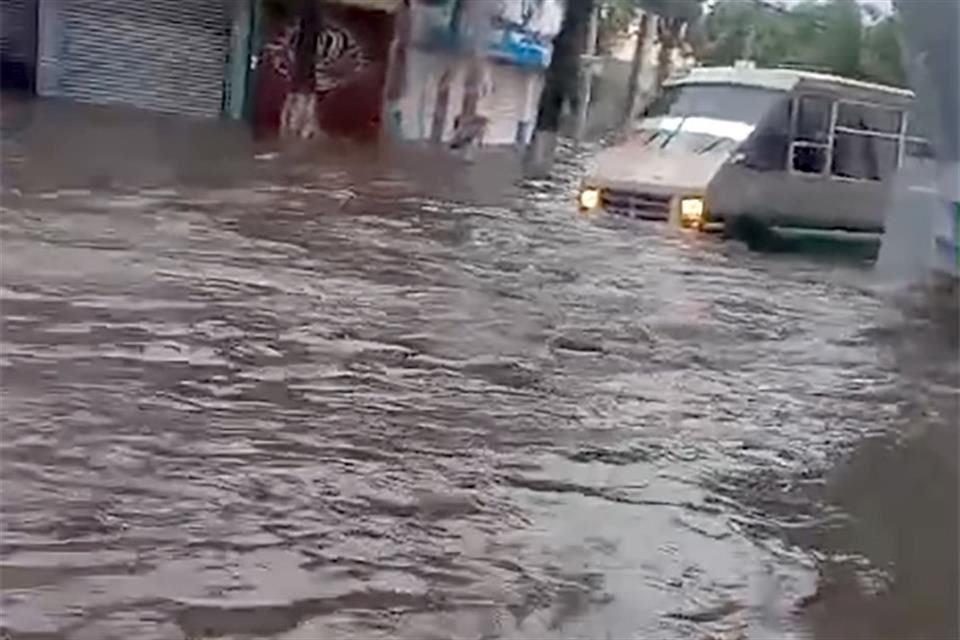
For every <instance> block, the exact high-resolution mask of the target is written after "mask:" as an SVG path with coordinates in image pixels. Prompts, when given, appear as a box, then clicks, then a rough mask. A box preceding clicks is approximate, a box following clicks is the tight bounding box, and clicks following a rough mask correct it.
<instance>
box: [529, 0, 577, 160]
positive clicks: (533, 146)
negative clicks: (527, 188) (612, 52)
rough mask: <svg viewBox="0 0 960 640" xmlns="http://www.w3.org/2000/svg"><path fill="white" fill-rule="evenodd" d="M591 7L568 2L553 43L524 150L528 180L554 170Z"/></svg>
mask: <svg viewBox="0 0 960 640" xmlns="http://www.w3.org/2000/svg"><path fill="white" fill-rule="evenodd" d="M593 7H594V0H567V8H566V12H565V13H564V15H563V23H562V24H561V26H560V33H558V34H557V37H556V38H554V40H553V57H552V58H551V60H550V66H549V67H548V68H547V74H546V81H545V82H544V86H543V91H542V92H541V93H540V107H539V109H538V110H537V125H536V129H535V130H534V132H533V140H531V142H530V147H529V148H528V149H527V157H526V173H527V175H528V176H530V177H545V176H547V175H549V174H550V171H551V170H552V169H553V157H554V153H555V152H556V149H557V133H558V131H559V129H560V115H561V113H562V112H563V106H564V105H565V104H567V103H569V102H571V101H572V100H573V98H574V96H575V95H576V90H577V75H578V74H577V71H578V68H579V66H580V64H579V63H580V53H581V52H582V51H583V45H584V43H585V42H586V31H587V27H588V23H589V20H590V15H591V14H592V13H593Z"/></svg>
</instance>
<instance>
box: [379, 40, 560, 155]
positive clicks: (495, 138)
mask: <svg viewBox="0 0 960 640" xmlns="http://www.w3.org/2000/svg"><path fill="white" fill-rule="evenodd" d="M448 66H450V67H452V68H453V69H454V73H453V80H452V83H451V87H450V103H449V109H448V112H447V119H446V129H445V131H444V136H443V138H444V140H449V139H450V137H451V135H452V133H453V119H454V117H455V116H456V115H457V114H458V113H460V109H461V103H462V100H463V83H464V79H465V78H466V65H465V64H464V62H463V61H462V60H460V61H458V59H457V58H454V57H453V56H448V55H444V54H439V53H431V52H426V51H422V50H419V49H417V48H413V47H412V48H411V49H410V50H409V52H408V58H407V81H406V87H407V90H406V93H405V94H404V96H403V97H402V98H401V99H400V100H399V101H398V102H397V104H396V105H395V108H396V109H397V110H398V111H399V113H400V118H401V131H402V136H403V138H404V139H407V140H429V139H430V130H431V126H432V122H433V113H434V108H435V106H436V101H437V85H438V83H439V80H440V77H441V75H442V73H443V70H444V69H445V68H447V67H448ZM541 86H542V81H541V74H540V73H538V72H535V71H527V70H524V69H521V68H519V67H515V66H511V65H501V64H492V63H484V81H483V93H482V94H481V98H480V101H479V104H478V106H477V112H478V114H480V115H482V116H485V117H487V118H488V119H489V125H488V128H487V133H486V136H485V138H484V142H485V144H487V145H512V144H514V143H515V141H516V136H517V126H518V124H520V123H522V122H527V123H532V122H533V121H534V119H535V117H536V109H537V104H538V101H539V97H540V88H541ZM531 129H532V124H531V125H530V126H528V127H527V136H526V139H525V140H523V143H526V142H527V141H528V140H529V131H530V130H531Z"/></svg>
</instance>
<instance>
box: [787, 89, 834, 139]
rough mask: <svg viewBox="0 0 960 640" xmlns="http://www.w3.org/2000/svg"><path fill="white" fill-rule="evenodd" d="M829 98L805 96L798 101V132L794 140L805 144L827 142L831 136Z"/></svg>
mask: <svg viewBox="0 0 960 640" xmlns="http://www.w3.org/2000/svg"><path fill="white" fill-rule="evenodd" d="M830 105H831V102H830V100H829V99H828V98H821V97H818V96H803V97H801V98H800V100H799V101H798V107H797V130H796V135H795V136H794V138H795V139H796V140H802V141H804V142H826V141H827V139H828V138H829V136H830Z"/></svg>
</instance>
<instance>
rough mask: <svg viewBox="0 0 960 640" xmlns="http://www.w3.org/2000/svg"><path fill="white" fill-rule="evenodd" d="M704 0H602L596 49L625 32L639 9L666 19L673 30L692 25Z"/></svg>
mask: <svg viewBox="0 0 960 640" xmlns="http://www.w3.org/2000/svg"><path fill="white" fill-rule="evenodd" d="M703 2H704V0H605V1H604V2H603V4H602V7H601V10H600V22H599V25H598V29H597V33H598V39H599V41H600V50H601V51H604V50H607V49H608V47H609V46H610V45H611V44H612V43H613V42H614V41H615V40H616V38H617V37H619V36H622V35H624V34H626V33H627V32H628V31H629V29H630V25H631V24H632V23H633V21H634V18H635V17H636V15H637V10H638V9H641V10H643V11H647V12H649V13H654V14H656V15H658V16H660V17H662V18H665V19H666V22H667V24H669V25H671V29H672V30H673V31H674V32H676V31H679V29H680V28H681V27H682V26H683V25H685V24H693V23H695V22H697V21H698V20H699V19H700V16H701V15H702V13H703Z"/></svg>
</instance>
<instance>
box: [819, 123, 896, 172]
mask: <svg viewBox="0 0 960 640" xmlns="http://www.w3.org/2000/svg"><path fill="white" fill-rule="evenodd" d="M897 143H898V141H897V140H896V139H895V138H894V139H888V138H876V137H871V136H865V135H860V134H856V133H842V132H839V131H838V132H837V134H836V136H835V138H834V143H833V166H832V167H831V173H833V175H835V176H838V177H841V178H853V179H856V180H884V179H886V178H888V177H890V176H891V175H893V172H894V171H896V169H897Z"/></svg>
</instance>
